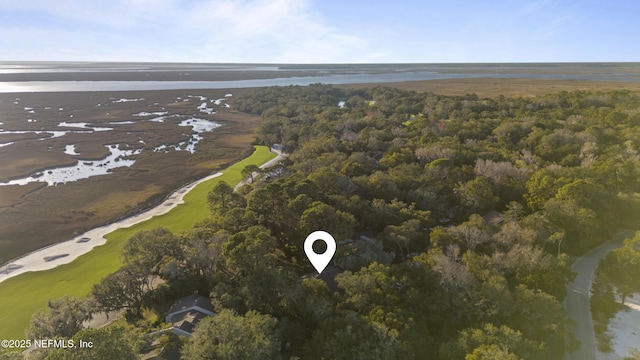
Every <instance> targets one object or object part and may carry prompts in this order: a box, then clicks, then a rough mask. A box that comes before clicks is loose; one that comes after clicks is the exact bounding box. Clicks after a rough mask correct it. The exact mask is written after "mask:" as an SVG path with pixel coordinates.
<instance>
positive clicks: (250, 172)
mask: <svg viewBox="0 0 640 360" xmlns="http://www.w3.org/2000/svg"><path fill="white" fill-rule="evenodd" d="M260 171H261V170H260V167H259V166H258V165H255V164H249V165H247V166H245V167H244V168H243V169H242V171H241V173H242V177H243V178H245V179H247V178H249V179H250V180H251V181H250V182H249V183H250V184H253V182H254V180H255V176H256V175H258V174H260Z"/></svg>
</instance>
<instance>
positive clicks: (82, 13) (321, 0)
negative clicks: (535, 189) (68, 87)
mask: <svg viewBox="0 0 640 360" xmlns="http://www.w3.org/2000/svg"><path fill="white" fill-rule="evenodd" d="M638 14H640V2H639V1H635V0H627V1H620V0H608V1H604V0H603V1H600V0H597V1H592V0H534V1H526V0H485V1H478V0H449V1H444V0H440V1H431V0H394V1H376V0H369V1H364V0H353V1H350V0H110V1H102V0H97V1H95V0H19V1H10V0H3V1H0V60H1V61H144V62H147V61H150V62H206V63H227V62H235V63H474V62H475V63H477V62H600V61H625V62H626V61H640V46H638V39H639V38H640V21H638V19H637V16H638Z"/></svg>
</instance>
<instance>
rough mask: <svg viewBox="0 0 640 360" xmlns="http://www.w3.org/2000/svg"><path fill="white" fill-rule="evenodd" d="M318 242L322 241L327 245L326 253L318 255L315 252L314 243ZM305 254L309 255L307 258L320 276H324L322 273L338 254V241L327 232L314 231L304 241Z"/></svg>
mask: <svg viewBox="0 0 640 360" xmlns="http://www.w3.org/2000/svg"><path fill="white" fill-rule="evenodd" d="M316 240H322V241H324V242H325V244H327V250H326V251H325V252H324V253H322V254H316V252H315V251H313V243H314V242H316ZM304 253H305V254H307V258H308V259H309V261H310V262H311V265H313V267H314V268H315V269H316V271H317V272H318V274H322V271H323V270H324V268H326V267H327V265H329V261H331V259H332V258H333V255H334V254H335V253H336V240H335V239H334V238H333V236H331V234H329V233H328V232H326V231H314V232H312V233H311V234H309V236H307V238H306V239H305V240H304Z"/></svg>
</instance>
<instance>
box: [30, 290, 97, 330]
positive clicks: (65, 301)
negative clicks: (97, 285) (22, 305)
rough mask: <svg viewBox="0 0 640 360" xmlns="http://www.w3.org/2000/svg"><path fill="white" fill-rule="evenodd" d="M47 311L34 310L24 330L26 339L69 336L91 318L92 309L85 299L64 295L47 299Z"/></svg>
mask: <svg viewBox="0 0 640 360" xmlns="http://www.w3.org/2000/svg"><path fill="white" fill-rule="evenodd" d="M47 309H48V311H47V312H43V311H42V310H38V311H36V312H35V313H34V314H33V315H32V316H31V321H30V323H29V328H28V329H27V331H26V337H27V338H28V339H45V338H58V337H64V338H70V337H71V336H73V335H74V334H75V333H77V332H78V331H80V330H81V329H83V325H82V323H83V322H85V321H87V320H89V319H91V316H92V311H91V306H90V304H88V303H87V301H86V300H82V299H78V298H75V297H69V296H65V297H64V298H61V299H56V300H49V301H48V302H47Z"/></svg>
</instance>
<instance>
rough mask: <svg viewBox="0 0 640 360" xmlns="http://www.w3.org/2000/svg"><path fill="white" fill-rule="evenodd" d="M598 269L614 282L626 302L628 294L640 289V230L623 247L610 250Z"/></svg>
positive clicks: (608, 279)
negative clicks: (639, 277)
mask: <svg viewBox="0 0 640 360" xmlns="http://www.w3.org/2000/svg"><path fill="white" fill-rule="evenodd" d="M598 271H599V272H601V274H602V275H603V276H604V278H605V279H606V280H607V281H609V282H610V283H611V284H613V285H614V286H615V288H616V292H617V293H618V294H619V295H620V296H621V297H622V303H623V304H624V302H625V299H626V297H627V296H629V295H631V294H633V293H634V292H637V291H640V279H638V276H637V274H638V273H639V272H640V232H636V234H635V236H634V237H633V238H631V239H626V240H625V241H624V244H623V246H622V247H619V248H617V249H615V250H612V251H611V252H609V253H608V254H607V255H606V256H605V258H604V259H602V261H601V262H600V265H599V267H598Z"/></svg>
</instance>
